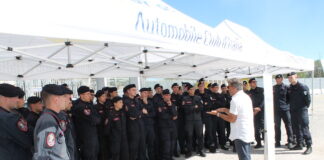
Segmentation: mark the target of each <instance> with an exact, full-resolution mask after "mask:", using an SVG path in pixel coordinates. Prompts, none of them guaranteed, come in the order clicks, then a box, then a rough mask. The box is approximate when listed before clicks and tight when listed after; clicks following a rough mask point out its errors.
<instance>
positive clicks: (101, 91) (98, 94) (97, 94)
mask: <svg viewBox="0 0 324 160" xmlns="http://www.w3.org/2000/svg"><path fill="white" fill-rule="evenodd" d="M103 94H105V91H103V90H98V91H97V92H96V95H95V96H96V97H97V98H98V97H100V96H102V95H103Z"/></svg>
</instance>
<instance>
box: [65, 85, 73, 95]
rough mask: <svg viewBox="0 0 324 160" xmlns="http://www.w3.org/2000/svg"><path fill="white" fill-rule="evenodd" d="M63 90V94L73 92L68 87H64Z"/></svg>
mask: <svg viewBox="0 0 324 160" xmlns="http://www.w3.org/2000/svg"><path fill="white" fill-rule="evenodd" d="M62 86H63V85H62ZM63 87H64V86H63ZM63 90H64V94H73V91H72V90H70V89H68V88H66V87H64V88H63Z"/></svg>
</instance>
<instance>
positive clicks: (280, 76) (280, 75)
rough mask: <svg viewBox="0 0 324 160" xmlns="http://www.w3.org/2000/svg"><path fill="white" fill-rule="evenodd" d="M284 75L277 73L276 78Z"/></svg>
mask: <svg viewBox="0 0 324 160" xmlns="http://www.w3.org/2000/svg"><path fill="white" fill-rule="evenodd" d="M282 77H283V76H282V74H278V75H276V77H275V78H276V79H277V78H282Z"/></svg>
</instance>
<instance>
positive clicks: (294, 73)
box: [287, 72, 297, 77]
mask: <svg viewBox="0 0 324 160" xmlns="http://www.w3.org/2000/svg"><path fill="white" fill-rule="evenodd" d="M296 74H297V73H296V72H290V73H288V74H287V77H289V76H293V75H296Z"/></svg>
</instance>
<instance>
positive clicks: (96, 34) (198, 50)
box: [0, 0, 313, 80]
mask: <svg viewBox="0 0 324 160" xmlns="http://www.w3.org/2000/svg"><path fill="white" fill-rule="evenodd" d="M16 4H20V5H18V6H17V5H16ZM35 4H37V5H35ZM4 6H8V7H5V8H3V9H2V10H0V15H1V18H2V20H3V22H7V23H4V24H2V25H0V74H1V77H0V79H1V80H15V79H21V78H23V79H64V78H88V77H137V76H144V77H159V78H189V79H196V78H201V77H208V78H210V79H223V78H224V77H225V76H228V77H247V76H256V75H259V74H262V72H263V70H264V67H265V66H267V67H268V70H269V71H271V72H273V73H279V72H280V73H285V72H289V71H292V70H294V71H299V70H312V69H313V67H311V66H312V65H313V64H312V63H311V61H310V60H307V59H304V58H301V57H297V56H294V55H292V54H290V53H288V52H283V51H280V50H277V49H275V48H273V47H271V46H270V45H268V44H267V43H265V42H264V41H262V40H261V39H260V38H258V37H257V36H255V35H254V34H253V33H252V32H251V31H250V30H249V29H247V28H245V27H242V26H239V25H237V24H235V23H233V22H230V21H228V20H225V21H224V22H222V23H221V24H220V25H219V26H217V27H216V28H215V29H214V28H210V27H209V26H206V25H204V24H202V23H200V22H198V21H196V20H194V19H192V18H190V17H188V16H186V15H184V14H182V13H181V12H179V11H177V10H175V9H173V8H172V7H170V6H169V5H167V4H165V3H164V2H162V1H160V0H151V1H145V0H109V1H107V0H91V1H77V0H71V1H64V0H57V1H50V2H48V1H46V2H45V1H42V0H30V1H18V0H11V1H6V2H4ZM13 7H14V8H15V10H19V12H11V10H12V8H13ZM8 13H10V14H8ZM22 13H23V14H22ZM256 44H258V45H256ZM276 57H281V58H276ZM300 64H304V65H302V66H301V65H300ZM71 66H73V67H71Z"/></svg>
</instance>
